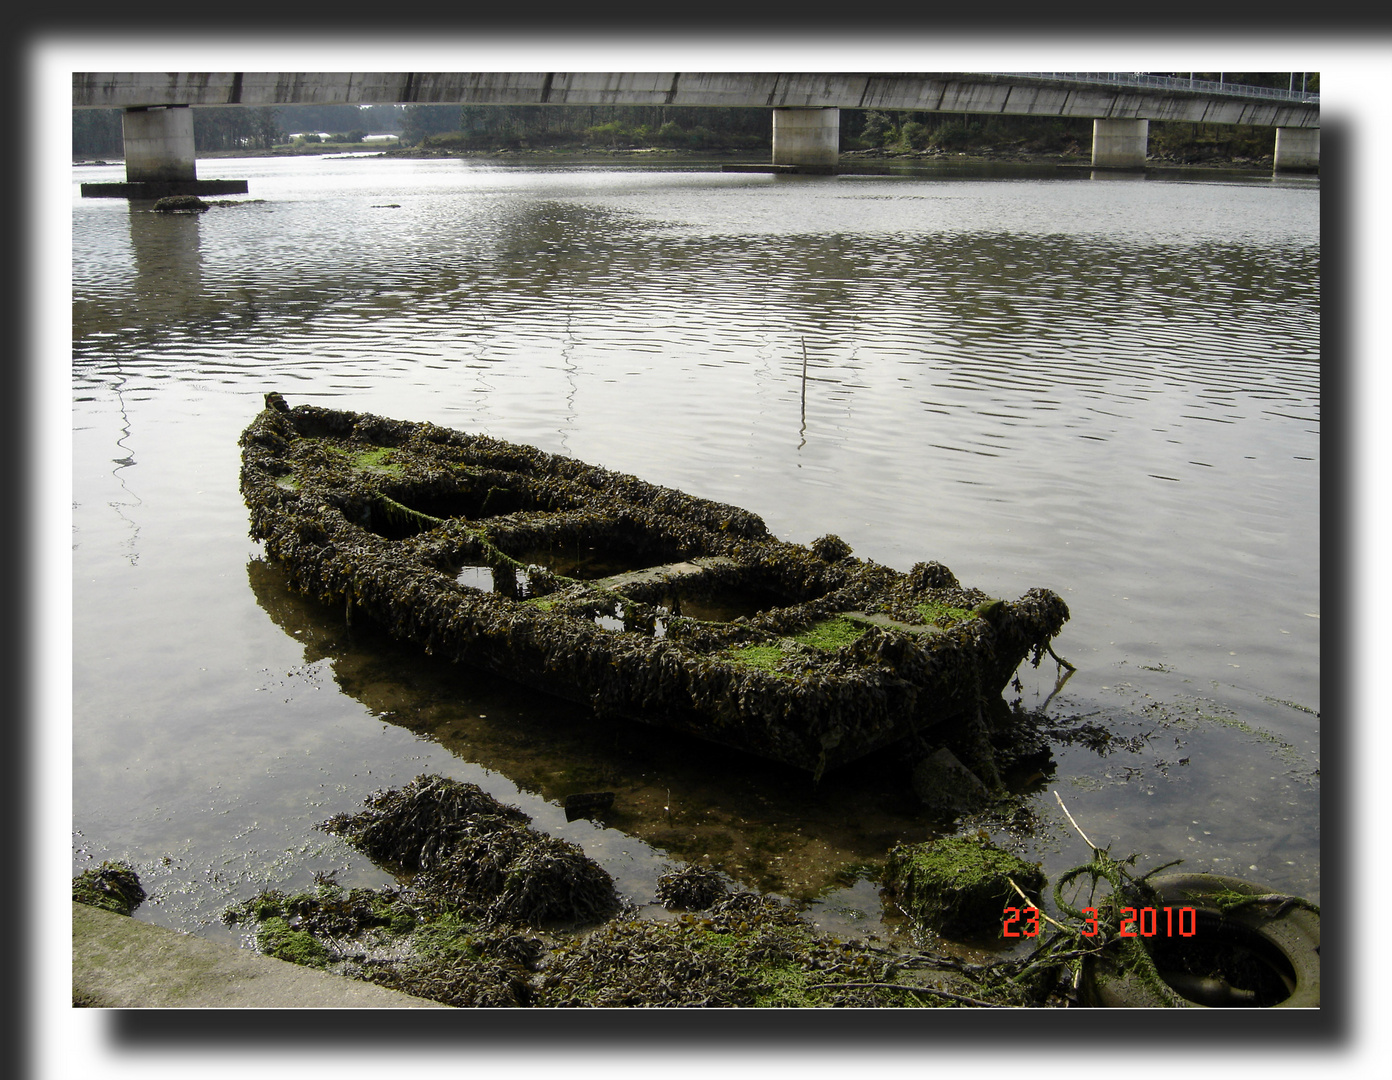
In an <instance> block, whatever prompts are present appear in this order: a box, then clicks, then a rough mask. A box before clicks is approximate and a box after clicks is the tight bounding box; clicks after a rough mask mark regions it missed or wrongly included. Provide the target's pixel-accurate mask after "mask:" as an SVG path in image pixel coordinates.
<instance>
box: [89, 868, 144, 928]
mask: <svg viewBox="0 0 1392 1080" xmlns="http://www.w3.org/2000/svg"><path fill="white" fill-rule="evenodd" d="M72 898H73V899H74V900H76V901H77V902H78V903H79V904H89V905H91V906H92V907H99V908H103V909H104V910H106V911H114V912H116V914H117V915H131V914H134V912H135V909H136V908H138V907H139V906H140V905H141V904H142V903H144V901H145V890H144V888H143V887H142V886H141V884H140V875H138V874H137V873H136V872H135V868H134V867H133V866H131V865H130V864H129V863H124V862H104V863H102V864H101V866H98V867H96V868H95V869H93V870H84V871H82V873H81V874H79V875H78V876H77V877H75V878H73V883H72Z"/></svg>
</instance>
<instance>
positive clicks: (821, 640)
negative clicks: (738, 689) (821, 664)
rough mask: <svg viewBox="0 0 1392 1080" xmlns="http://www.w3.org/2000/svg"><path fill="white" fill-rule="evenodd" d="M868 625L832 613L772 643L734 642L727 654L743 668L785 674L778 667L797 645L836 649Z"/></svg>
mask: <svg viewBox="0 0 1392 1080" xmlns="http://www.w3.org/2000/svg"><path fill="white" fill-rule="evenodd" d="M868 629H869V626H868V625H867V624H865V623H862V622H857V621H855V620H853V619H847V618H842V617H841V616H835V617H833V618H830V619H820V620H818V621H817V622H815V623H813V624H812V625H811V626H809V627H808V628H807V629H806V630H802V631H800V632H798V633H796V634H793V635H791V636H790V637H787V638H784V639H783V640H782V641H781V642H779V643H777V644H772V645H735V646H731V648H730V649H729V650H728V651H727V652H726V656H727V657H728V658H729V659H731V660H733V661H735V662H736V663H737V664H742V665H744V666H746V667H753V668H758V669H759V670H761V671H767V672H769V673H771V674H774V675H779V674H785V673H783V672H780V671H779V670H778V666H779V665H780V664H781V663H782V662H783V661H784V660H787V659H788V658H789V657H790V656H793V655H796V653H797V651H798V648H799V646H801V647H803V648H807V649H816V650H817V651H818V652H824V653H826V652H835V651H836V650H837V649H842V648H845V647H846V646H847V645H850V644H851V643H852V642H854V641H856V640H858V639H859V638H860V637H861V636H862V635H863V634H864V633H865V632H866V631H867V630H868Z"/></svg>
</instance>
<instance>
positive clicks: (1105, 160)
mask: <svg viewBox="0 0 1392 1080" xmlns="http://www.w3.org/2000/svg"><path fill="white" fill-rule="evenodd" d="M1149 137H1150V121H1149V120H1094V121H1093V122H1092V164H1093V167H1094V168H1097V169H1144V168H1145V159H1146V143H1147V140H1148V139H1149Z"/></svg>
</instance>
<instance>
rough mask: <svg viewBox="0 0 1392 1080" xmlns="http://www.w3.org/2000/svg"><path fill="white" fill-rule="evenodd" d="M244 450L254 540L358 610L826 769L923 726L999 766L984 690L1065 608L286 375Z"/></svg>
mask: <svg viewBox="0 0 1392 1080" xmlns="http://www.w3.org/2000/svg"><path fill="white" fill-rule="evenodd" d="M241 447H242V471H241V490H242V495H243V497H244V499H245V500H246V503H247V506H248V508H249V510H250V516H251V534H252V536H253V537H254V538H256V539H258V540H261V541H263V542H264V545H265V549H266V552H267V554H268V555H269V556H270V557H272V558H274V559H277V560H280V561H281V562H283V563H284V565H285V566H286V568H287V571H288V574H289V577H290V579H291V581H292V583H293V584H294V585H295V586H296V587H297V588H299V589H302V590H303V591H305V592H306V593H309V594H311V595H313V596H317V597H319V598H320V599H322V600H324V601H326V602H329V603H333V604H342V605H343V606H344V610H345V614H346V615H347V617H348V618H349V619H358V618H362V617H369V618H371V619H372V620H374V621H376V622H377V623H379V624H380V625H382V626H384V627H385V628H387V629H388V630H389V631H390V632H391V633H392V634H393V635H395V636H397V637H399V638H402V639H406V640H409V641H412V642H415V643H417V644H419V645H420V646H422V647H424V649H425V650H426V651H427V652H429V653H431V654H434V655H436V656H441V657H447V658H449V659H450V660H453V661H458V662H461V663H466V664H470V665H477V666H482V667H484V668H487V669H490V670H492V671H494V672H497V673H499V674H501V675H504V676H506V677H509V678H511V679H514V680H517V681H519V682H522V683H524V684H526V685H528V686H532V687H535V688H537V689H539V690H544V691H546V692H549V693H552V694H555V695H559V696H561V697H564V698H567V699H570V700H574V701H579V702H583V703H586V704H588V705H589V706H591V707H592V708H593V709H594V710H595V711H596V712H597V713H600V714H606V715H618V716H625V717H631V718H633V719H636V720H641V721H645V722H647V723H651V724H658V725H663V726H665V727H668V728H671V729H674V730H677V731H680V732H684V733H686V734H688V735H691V736H696V737H699V738H701V739H706V740H710V741H713V742H715V743H718V744H723V745H725V746H728V747H731V748H734V749H736V750H739V751H743V752H747V753H751V754H757V755H761V756H763V757H765V758H771V759H773V760H776V761H779V762H783V763H786V764H788V765H791V766H794V767H796V768H799V769H804V770H807V771H809V772H811V773H812V774H813V775H814V776H817V777H820V776H821V775H822V773H823V772H824V771H826V770H828V769H833V768H836V767H839V766H841V765H844V764H846V763H848V762H850V761H854V760H855V759H857V758H859V757H862V756H863V755H865V754H868V753H870V752H872V751H875V750H878V749H881V748H883V747H886V746H888V745H890V744H893V743H897V742H899V741H901V740H905V739H908V738H910V737H913V736H920V737H921V738H922V739H923V740H924V744H925V745H927V746H939V745H948V746H951V747H953V748H954V749H955V750H956V751H957V752H958V756H959V757H961V758H962V759H963V760H964V761H967V762H968V763H969V764H971V765H972V767H973V768H975V769H976V771H977V772H978V775H982V776H983V778H984V779H987V780H988V782H989V781H990V780H991V779H994V776H993V775H992V774H993V773H994V769H993V768H992V767H991V762H990V761H989V754H990V752H989V748H988V746H987V743H988V741H989V739H990V737H991V731H990V730H989V729H990V724H991V723H992V721H989V720H987V719H986V717H987V715H988V713H990V711H991V710H989V709H988V708H987V706H988V705H990V703H991V702H992V700H994V701H995V702H996V704H997V705H999V703H1000V699H1001V695H1002V692H1003V691H1004V689H1005V686H1006V684H1007V683H1008V682H1009V680H1010V679H1011V677H1012V675H1013V674H1014V672H1015V670H1016V668H1017V667H1018V666H1019V665H1020V664H1021V663H1022V662H1024V661H1025V660H1026V659H1029V660H1031V661H1032V662H1033V663H1034V664H1036V665H1037V664H1038V663H1039V660H1040V657H1041V654H1042V653H1043V652H1045V651H1046V650H1048V648H1049V642H1050V640H1051V638H1053V637H1054V636H1055V635H1056V634H1057V633H1058V632H1059V631H1060V629H1061V628H1062V627H1063V624H1064V623H1065V622H1066V621H1067V619H1068V608H1067V606H1066V605H1065V604H1064V602H1063V600H1062V599H1061V598H1060V597H1059V596H1057V595H1056V594H1054V593H1053V592H1050V591H1049V590H1047V589H1031V590H1030V591H1029V592H1028V593H1026V594H1025V595H1024V596H1023V597H1021V598H1020V599H1018V600H999V599H993V598H991V597H989V596H987V595H986V594H985V593H983V592H981V591H980V590H976V589H969V588H963V587H962V586H961V585H960V584H959V583H958V581H957V579H956V578H955V577H954V576H953V574H952V572H951V571H950V570H948V569H947V568H946V567H945V566H942V565H941V564H940V563H936V562H924V563H918V564H917V565H915V566H914V567H913V568H912V569H911V570H909V571H908V572H907V573H903V572H899V571H896V570H893V569H891V568H889V567H886V566H882V565H879V564H876V563H874V562H870V561H864V560H861V559H859V558H856V557H854V556H853V555H852V554H851V552H850V549H849V547H848V546H847V545H846V544H845V543H844V542H843V541H841V540H840V539H838V538H837V537H835V536H830V535H828V536H824V537H822V538H821V539H819V540H816V541H814V542H813V543H811V544H810V545H801V544H794V543H789V542H786V541H783V540H779V539H778V538H776V537H775V536H773V535H771V534H770V533H769V531H768V529H767V528H766V527H765V525H764V522H763V521H762V520H761V519H760V518H759V517H757V516H756V515H754V514H752V513H750V512H748V511H746V510H742V509H739V508H738V507H734V506H729V505H725V504H722V503H718V502H712V501H710V500H707V499H701V498H697V497H694V496H691V495H687V494H684V493H682V492H680V491H675V490H672V489H670V488H664V487H659V486H656V485H654V484H650V483H647V482H645V481H643V480H640V479H638V478H636V477H633V476H628V475H624V474H620V473H616V472H612V471H609V470H607V469H603V468H598V467H595V466H592V465H586V464H584V463H583V462H579V461H575V460H573V459H570V458H566V457H561V456H558V455H553V454H548V453H545V452H543V451H541V450H538V449H536V448H533V447H529V446H521V445H515V444H511V443H507V442H503V441H500V440H498V439H494V438H490V437H488V436H486V435H471V434H465V433H462V432H459V431H453V430H450V429H447V428H443V427H439V426H436V425H433V424H428V423H410V422H407V421H401V420H391V419H386V418H383V417H379V416H374V415H371V414H367V413H352V412H344V411H338V410H331V409H325V408H320V407H317V406H311V405H300V406H297V407H295V408H290V407H289V406H288V405H287V404H286V402H285V400H284V399H283V398H282V397H281V396H280V395H279V394H268V395H266V408H265V409H264V411H263V412H262V413H261V414H260V415H259V416H257V417H256V419H255V420H254V421H253V422H252V423H251V425H250V426H249V427H248V428H247V429H246V431H245V432H244V433H243V434H242V437H241Z"/></svg>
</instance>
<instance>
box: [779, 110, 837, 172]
mask: <svg viewBox="0 0 1392 1080" xmlns="http://www.w3.org/2000/svg"><path fill="white" fill-rule="evenodd" d="M840 153H841V110H840V109H837V108H823V109H774V110H773V163H774V165H791V166H795V167H797V169H798V171H800V172H835V171H836V162H837V158H838V156H839V155H840Z"/></svg>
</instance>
